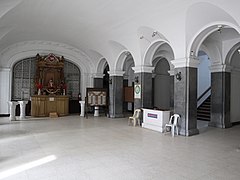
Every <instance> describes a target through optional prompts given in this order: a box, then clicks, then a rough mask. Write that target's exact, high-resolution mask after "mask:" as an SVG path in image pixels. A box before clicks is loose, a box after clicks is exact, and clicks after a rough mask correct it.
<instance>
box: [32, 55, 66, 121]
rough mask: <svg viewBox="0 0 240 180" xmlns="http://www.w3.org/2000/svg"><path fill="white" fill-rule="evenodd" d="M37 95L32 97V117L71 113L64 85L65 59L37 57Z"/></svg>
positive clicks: (49, 56)
mask: <svg viewBox="0 0 240 180" xmlns="http://www.w3.org/2000/svg"><path fill="white" fill-rule="evenodd" d="M36 61H37V63H36V65H37V66H36V75H35V82H36V95H34V96H32V97H31V115H32V116H36V117H41V116H49V115H50V114H53V113H54V114H56V115H57V116H65V115H68V113H69V97H68V96H66V85H65V83H64V57H63V56H61V57H57V56H55V55H54V54H52V53H51V54H49V55H47V56H40V55H39V54H37V56H36Z"/></svg>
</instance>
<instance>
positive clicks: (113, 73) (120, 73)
mask: <svg viewBox="0 0 240 180" xmlns="http://www.w3.org/2000/svg"><path fill="white" fill-rule="evenodd" d="M124 73H125V71H117V70H114V71H108V74H109V76H123V74H124Z"/></svg>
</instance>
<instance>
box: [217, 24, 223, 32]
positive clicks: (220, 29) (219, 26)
mask: <svg viewBox="0 0 240 180" xmlns="http://www.w3.org/2000/svg"><path fill="white" fill-rule="evenodd" d="M217 27H218V30H217V32H219V33H220V34H221V32H222V29H223V25H218V26H217Z"/></svg>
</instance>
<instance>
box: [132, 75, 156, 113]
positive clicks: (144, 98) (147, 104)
mask: <svg viewBox="0 0 240 180" xmlns="http://www.w3.org/2000/svg"><path fill="white" fill-rule="evenodd" d="M135 79H138V82H135V85H136V84H139V85H140V87H141V98H137V99H136V98H134V109H138V108H152V107H153V104H152V73H150V72H139V73H135Z"/></svg>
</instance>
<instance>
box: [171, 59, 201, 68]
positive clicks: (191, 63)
mask: <svg viewBox="0 0 240 180" xmlns="http://www.w3.org/2000/svg"><path fill="white" fill-rule="evenodd" d="M171 63H172V64H173V65H174V68H181V67H192V68H197V67H198V64H199V61H198V59H197V58H196V57H187V58H181V59H174V60H172V61H171Z"/></svg>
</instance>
